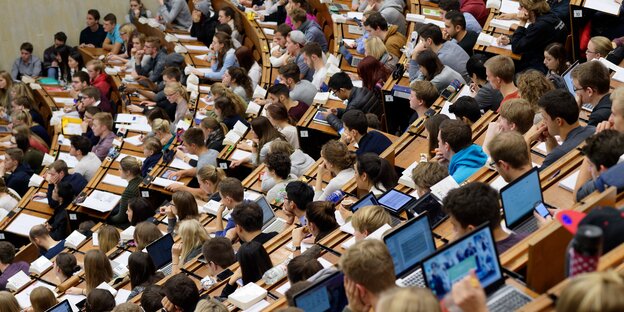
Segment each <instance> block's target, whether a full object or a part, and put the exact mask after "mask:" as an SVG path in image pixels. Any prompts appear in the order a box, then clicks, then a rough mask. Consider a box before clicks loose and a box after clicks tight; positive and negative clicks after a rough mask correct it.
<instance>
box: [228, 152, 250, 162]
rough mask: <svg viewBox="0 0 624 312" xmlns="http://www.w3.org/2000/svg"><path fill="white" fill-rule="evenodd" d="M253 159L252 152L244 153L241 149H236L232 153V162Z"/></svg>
mask: <svg viewBox="0 0 624 312" xmlns="http://www.w3.org/2000/svg"><path fill="white" fill-rule="evenodd" d="M249 157H251V152H248V151H244V150H241V149H235V150H234V152H233V153H232V160H243V159H247V158H249Z"/></svg>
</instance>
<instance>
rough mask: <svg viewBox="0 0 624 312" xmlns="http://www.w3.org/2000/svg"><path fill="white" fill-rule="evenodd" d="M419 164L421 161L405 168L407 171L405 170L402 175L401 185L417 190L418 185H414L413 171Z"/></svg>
mask: <svg viewBox="0 0 624 312" xmlns="http://www.w3.org/2000/svg"><path fill="white" fill-rule="evenodd" d="M419 163H420V160H417V161H415V162H414V163H412V164H411V165H409V167H407V168H405V170H403V173H402V174H401V177H400V178H399V183H401V184H403V185H405V186H409V187H410V188H412V189H416V184H414V180H413V179H412V171H413V170H414V168H416V166H418V164H419Z"/></svg>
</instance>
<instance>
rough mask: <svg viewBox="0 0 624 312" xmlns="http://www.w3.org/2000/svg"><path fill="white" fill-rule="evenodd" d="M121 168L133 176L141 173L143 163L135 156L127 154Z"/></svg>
mask: <svg viewBox="0 0 624 312" xmlns="http://www.w3.org/2000/svg"><path fill="white" fill-rule="evenodd" d="M120 164H121V170H123V171H125V172H127V173H129V174H131V175H132V176H133V177H136V176H139V175H141V166H143V163H142V162H141V161H140V160H138V159H137V158H136V157H134V156H126V157H124V158H123V159H122V160H121V162H120Z"/></svg>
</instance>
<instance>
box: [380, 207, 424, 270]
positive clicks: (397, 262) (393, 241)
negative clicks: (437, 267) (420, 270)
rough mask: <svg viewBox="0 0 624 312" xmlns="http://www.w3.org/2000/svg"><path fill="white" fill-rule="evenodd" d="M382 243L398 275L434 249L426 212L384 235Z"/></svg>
mask: <svg viewBox="0 0 624 312" xmlns="http://www.w3.org/2000/svg"><path fill="white" fill-rule="evenodd" d="M384 243H386V246H388V251H390V255H391V256H392V262H394V271H395V275H396V276H398V277H400V276H401V275H403V274H404V273H406V272H407V271H409V270H410V269H411V268H412V267H413V266H414V265H415V264H417V263H419V262H420V261H422V260H423V259H424V258H425V257H427V256H429V255H431V254H432V253H434V252H435V250H436V248H435V242H434V241H433V235H432V234H431V227H430V226H429V220H428V218H427V214H422V215H420V216H418V217H416V218H414V219H412V220H410V221H408V222H407V223H405V225H403V226H401V227H400V228H398V229H396V230H395V231H393V232H391V233H390V234H388V235H386V236H385V237H384Z"/></svg>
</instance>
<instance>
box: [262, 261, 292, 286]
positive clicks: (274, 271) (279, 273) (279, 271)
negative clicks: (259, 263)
mask: <svg viewBox="0 0 624 312" xmlns="http://www.w3.org/2000/svg"><path fill="white" fill-rule="evenodd" d="M288 262H290V259H286V261H284V262H282V263H280V264H278V265H276V266H274V267H272V268H271V269H270V270H268V271H266V272H264V274H263V275H262V279H263V280H264V282H265V283H266V284H267V285H273V284H275V283H277V282H278V281H279V280H280V279H282V277H284V276H286V275H287V274H288V269H287V268H286V267H287V266H288Z"/></svg>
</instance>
